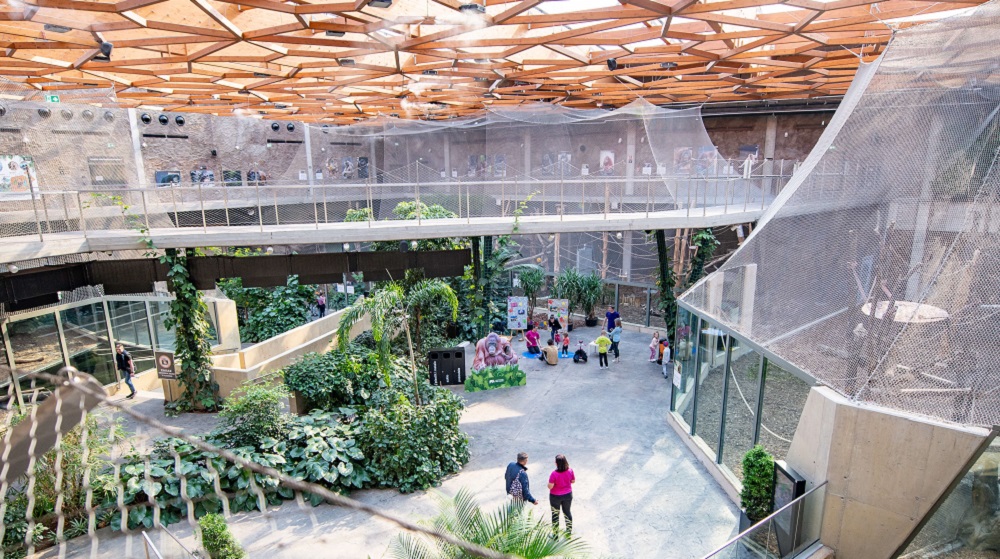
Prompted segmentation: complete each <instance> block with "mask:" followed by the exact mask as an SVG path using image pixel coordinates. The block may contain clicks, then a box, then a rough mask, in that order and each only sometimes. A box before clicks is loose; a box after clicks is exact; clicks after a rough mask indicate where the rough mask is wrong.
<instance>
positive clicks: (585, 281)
mask: <svg viewBox="0 0 1000 559" xmlns="http://www.w3.org/2000/svg"><path fill="white" fill-rule="evenodd" d="M602 295H604V280H602V279H601V275H600V274H598V273H597V272H591V273H589V274H587V275H586V276H583V277H582V278H581V279H580V292H579V296H580V306H581V307H583V312H584V314H585V315H586V317H587V318H586V323H587V327H589V328H593V327H594V326H597V322H598V320H597V315H596V314H595V313H594V309H596V308H597V303H599V302H600V301H601V296H602Z"/></svg>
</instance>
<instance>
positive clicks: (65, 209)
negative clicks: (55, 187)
mask: <svg viewBox="0 0 1000 559" xmlns="http://www.w3.org/2000/svg"><path fill="white" fill-rule="evenodd" d="M59 197H60V198H62V204H63V216H65V217H66V231H67V232H69V204H67V203H66V193H65V192H63V193H62V194H61V195H60V196H59Z"/></svg>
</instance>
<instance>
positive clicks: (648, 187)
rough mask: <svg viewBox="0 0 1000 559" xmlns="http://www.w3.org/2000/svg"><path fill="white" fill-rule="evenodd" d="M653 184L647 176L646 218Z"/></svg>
mask: <svg viewBox="0 0 1000 559" xmlns="http://www.w3.org/2000/svg"><path fill="white" fill-rule="evenodd" d="M652 185H653V181H651V180H649V179H648V178H647V179H646V219H649V205H650V203H651V202H652V201H653V193H652V188H653V186H652ZM647 326H649V325H648V324H647Z"/></svg>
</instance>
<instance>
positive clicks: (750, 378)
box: [722, 348, 760, 481]
mask: <svg viewBox="0 0 1000 559" xmlns="http://www.w3.org/2000/svg"><path fill="white" fill-rule="evenodd" d="M759 386H760V354H759V353H757V352H754V351H749V350H745V349H735V348H734V349H733V355H732V357H731V358H730V367H729V389H728V390H727V392H726V433H725V439H724V442H723V444H722V464H723V465H724V466H725V467H727V468H729V471H731V472H732V473H733V475H735V476H736V478H737V479H739V480H740V481H743V455H744V454H745V453H746V452H747V451H748V450H750V449H751V448H753V433H754V428H755V427H756V425H757V394H758V388H759Z"/></svg>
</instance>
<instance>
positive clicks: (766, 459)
mask: <svg viewBox="0 0 1000 559" xmlns="http://www.w3.org/2000/svg"><path fill="white" fill-rule="evenodd" d="M773 503H774V458H773V457H772V456H771V455H770V454H768V452H767V451H766V450H764V447H763V446H761V445H757V446H755V447H753V448H752V449H750V450H749V451H747V453H746V454H744V455H743V491H742V492H741V493H740V506H742V507H743V509H744V510H746V513H747V517H749V518H750V520H752V521H754V522H756V521H758V520H761V519H763V518H764V517H766V516H767V515H769V514H771V506H772V504H773Z"/></svg>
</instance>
